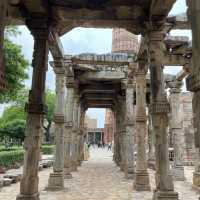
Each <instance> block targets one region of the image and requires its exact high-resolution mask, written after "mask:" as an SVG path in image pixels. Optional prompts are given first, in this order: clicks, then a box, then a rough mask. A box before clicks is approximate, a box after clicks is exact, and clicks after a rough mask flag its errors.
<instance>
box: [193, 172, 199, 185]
mask: <svg viewBox="0 0 200 200" xmlns="http://www.w3.org/2000/svg"><path fill="white" fill-rule="evenodd" d="M193 185H194V186H196V187H200V172H194V173H193Z"/></svg>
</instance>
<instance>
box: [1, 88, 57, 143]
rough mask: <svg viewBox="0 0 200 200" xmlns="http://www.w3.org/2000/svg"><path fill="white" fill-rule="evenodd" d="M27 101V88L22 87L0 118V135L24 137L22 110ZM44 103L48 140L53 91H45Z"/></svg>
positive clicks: (48, 137) (48, 139)
mask: <svg viewBox="0 0 200 200" xmlns="http://www.w3.org/2000/svg"><path fill="white" fill-rule="evenodd" d="M27 101H28V89H22V90H20V91H19V92H18V95H16V100H15V102H14V103H13V104H12V105H11V106H9V107H7V108H6V109H5V110H4V112H3V115H2V117H1V118H0V137H1V138H4V137H8V138H15V139H20V140H23V139H24V131H25V126H26V115H27V114H26V112H25V110H24V107H25V103H26V102H27ZM46 104H47V106H48V112H47V114H46V115H45V122H44V124H43V127H44V130H45V132H44V134H45V137H46V141H48V142H49V141H50V128H51V124H52V120H53V113H54V109H55V93H54V92H52V91H51V90H47V91H46Z"/></svg>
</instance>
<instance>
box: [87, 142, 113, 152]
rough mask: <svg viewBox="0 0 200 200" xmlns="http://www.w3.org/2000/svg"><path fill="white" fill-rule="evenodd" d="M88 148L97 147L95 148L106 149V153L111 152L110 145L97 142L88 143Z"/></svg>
mask: <svg viewBox="0 0 200 200" xmlns="http://www.w3.org/2000/svg"><path fill="white" fill-rule="evenodd" d="M90 146H92V147H93V148H95V147H97V148H107V149H108V151H111V150H112V143H111V142H109V143H107V144H105V142H104V141H99V142H97V143H94V142H93V143H88V148H90Z"/></svg>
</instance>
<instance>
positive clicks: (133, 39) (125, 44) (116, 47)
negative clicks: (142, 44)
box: [112, 28, 139, 53]
mask: <svg viewBox="0 0 200 200" xmlns="http://www.w3.org/2000/svg"><path fill="white" fill-rule="evenodd" d="M138 48H139V44H138V36H136V35H134V34H132V33H130V32H128V31H126V30H125V29H122V28H114V29H113V32H112V52H113V53H137V52H138Z"/></svg>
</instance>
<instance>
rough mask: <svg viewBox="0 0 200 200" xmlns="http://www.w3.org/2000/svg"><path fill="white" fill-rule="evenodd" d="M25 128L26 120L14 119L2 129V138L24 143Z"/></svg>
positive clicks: (0, 129)
mask: <svg viewBox="0 0 200 200" xmlns="http://www.w3.org/2000/svg"><path fill="white" fill-rule="evenodd" d="M25 127H26V120H24V119H13V120H12V121H7V122H6V123H5V124H3V126H1V127H0V134H1V137H3V138H5V137H6V138H10V139H11V138H12V139H16V140H20V141H21V142H22V141H23V140H24V137H25Z"/></svg>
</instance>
